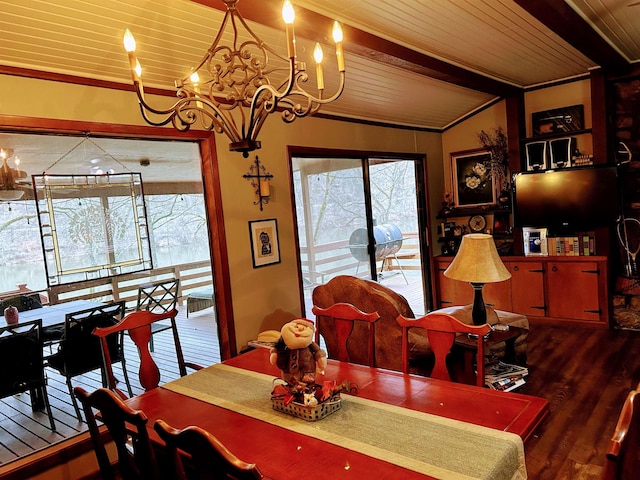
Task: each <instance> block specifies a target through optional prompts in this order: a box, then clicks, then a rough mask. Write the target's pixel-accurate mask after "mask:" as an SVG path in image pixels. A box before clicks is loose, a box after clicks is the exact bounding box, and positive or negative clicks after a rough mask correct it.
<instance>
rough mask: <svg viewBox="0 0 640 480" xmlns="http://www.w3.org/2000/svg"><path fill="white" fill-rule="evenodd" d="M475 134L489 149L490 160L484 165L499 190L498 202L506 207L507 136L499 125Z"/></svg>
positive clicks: (508, 192) (508, 191) (508, 185)
mask: <svg viewBox="0 0 640 480" xmlns="http://www.w3.org/2000/svg"><path fill="white" fill-rule="evenodd" d="M477 135H478V140H479V141H480V144H481V145H482V146H483V147H484V148H486V149H487V150H488V151H489V155H490V160H489V162H488V165H485V166H486V167H487V168H488V169H490V170H491V174H492V175H493V178H494V181H495V184H496V186H497V188H498V191H499V192H500V195H499V197H498V199H499V201H500V204H501V205H502V206H505V207H506V206H508V205H509V204H510V202H511V182H510V180H509V149H508V146H507V136H506V135H505V133H504V131H503V130H502V127H500V126H499V127H498V128H495V129H493V132H486V131H484V130H481V131H480V133H478V134H477Z"/></svg>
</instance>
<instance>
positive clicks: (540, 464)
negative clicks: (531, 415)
mask: <svg viewBox="0 0 640 480" xmlns="http://www.w3.org/2000/svg"><path fill="white" fill-rule="evenodd" d="M528 366H529V372H530V373H529V376H528V377H527V383H526V384H525V385H524V386H523V387H522V388H520V389H519V390H518V392H519V393H525V394H531V395H538V396H541V397H544V398H546V399H547V400H549V403H550V407H551V414H550V416H549V418H548V419H547V420H546V421H545V423H544V424H543V425H542V427H541V429H540V430H539V432H538V434H537V435H536V436H535V437H534V438H533V439H532V440H531V441H530V442H529V443H528V444H527V446H526V459H527V470H528V473H529V478H531V479H540V480H545V479H599V478H600V473H601V469H602V466H603V464H604V456H605V451H606V448H607V446H608V442H609V439H610V438H611V435H612V434H613V430H614V428H615V424H616V422H617V420H618V415H619V413H620V411H621V409H622V404H623V403H624V399H625V398H626V396H627V393H628V392H629V390H631V389H633V388H636V387H637V386H638V382H639V381H640V332H636V331H628V330H595V329H587V328H576V327H552V326H548V325H544V326H543V325H535V324H532V325H531V327H530V333H529V343H528Z"/></svg>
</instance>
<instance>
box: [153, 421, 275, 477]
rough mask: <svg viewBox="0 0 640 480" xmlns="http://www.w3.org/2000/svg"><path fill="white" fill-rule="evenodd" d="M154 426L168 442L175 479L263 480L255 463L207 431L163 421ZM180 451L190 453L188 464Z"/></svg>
mask: <svg viewBox="0 0 640 480" xmlns="http://www.w3.org/2000/svg"><path fill="white" fill-rule="evenodd" d="M153 428H154V429H155V430H156V432H158V435H159V436H160V438H161V439H162V440H164V442H165V443H166V444H167V450H168V452H169V457H170V459H171V461H172V463H173V466H174V470H175V475H176V478H178V479H179V480H186V478H189V479H193V478H197V479H200V480H223V479H234V480H260V479H262V478H264V477H263V476H262V473H261V472H260V470H259V469H258V467H257V466H256V465H255V464H253V463H247V462H244V461H242V460H240V459H239V458H238V457H236V456H235V455H234V454H233V453H231V452H230V451H229V449H228V448H227V447H225V446H224V445H223V444H222V443H221V442H220V441H219V440H218V439H217V438H216V437H214V436H213V435H212V434H211V433H209V432H207V431H206V430H204V429H202V428H200V427H196V426H189V427H186V428H183V429H181V430H177V429H175V428H173V427H170V426H169V425H168V424H167V423H166V422H164V421H163V420H157V421H156V423H155V424H154V425H153ZM180 451H182V452H185V453H186V454H188V455H189V457H190V458H189V463H188V466H187V468H186V470H187V471H188V472H189V476H188V477H187V472H186V471H185V464H184V462H183V460H182V454H181V453H180Z"/></svg>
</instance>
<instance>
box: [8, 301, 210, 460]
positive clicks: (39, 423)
mask: <svg viewBox="0 0 640 480" xmlns="http://www.w3.org/2000/svg"><path fill="white" fill-rule="evenodd" d="M179 311H180V313H179V315H178V317H177V318H178V331H179V333H180V341H181V344H182V350H183V353H184V357H185V361H188V362H193V363H196V364H198V365H202V366H208V365H211V364H214V363H218V362H220V348H219V343H218V335H217V326H216V323H215V316H214V314H213V309H212V308H207V309H205V310H201V311H199V312H195V313H190V314H189V318H186V307H185V306H182V307H179ZM154 347H155V348H154V350H155V351H154V353H153V357H154V359H155V360H156V362H157V363H158V366H159V367H160V375H161V382H162V383H164V382H167V381H170V380H173V379H175V378H178V377H179V372H178V365H177V361H176V357H175V348H174V343H173V337H172V334H171V330H166V331H164V332H160V333H157V334H156V335H154ZM125 357H126V359H127V371H128V372H129V377H130V380H131V384H132V387H133V393H134V394H139V393H142V392H143V389H142V387H140V383H139V382H138V378H137V372H138V365H139V361H138V353H137V351H136V349H135V346H134V345H133V343H132V342H131V340H130V339H129V337H128V336H125ZM2 368H10V365H3V366H2ZM121 372H122V370H121V369H120V364H116V365H114V373H115V374H116V376H117V377H118V378H119V379H121V380H122V373H121ZM46 374H47V377H48V387H47V391H48V394H49V401H50V402H51V408H52V410H53V416H54V419H55V423H56V429H57V431H56V432H52V431H51V429H50V427H49V419H48V417H47V414H46V413H44V412H35V413H34V412H32V411H31V403H30V401H31V400H30V396H29V394H28V393H23V394H19V395H14V396H11V397H7V398H5V399H2V400H0V464H4V463H7V462H10V461H12V460H14V459H16V458H18V457H21V456H24V455H28V454H30V453H32V452H34V451H35V450H39V449H41V448H44V447H46V446H48V445H51V444H53V443H56V442H59V441H61V440H63V439H65V438H68V437H72V436H74V435H76V434H78V433H79V432H82V431H85V430H86V428H87V426H86V424H85V423H83V422H79V421H78V419H77V418H76V416H75V412H74V410H73V405H72V404H71V399H70V397H69V390H68V389H67V385H66V383H65V379H64V377H62V376H60V375H59V374H57V372H55V371H53V370H51V369H46ZM73 384H74V385H80V386H82V387H84V388H85V389H87V390H89V391H91V390H94V389H96V388H98V387H100V386H101V378H100V371H98V370H97V371H95V372H91V373H89V374H86V375H81V376H78V377H74V379H73ZM123 387H124V382H123Z"/></svg>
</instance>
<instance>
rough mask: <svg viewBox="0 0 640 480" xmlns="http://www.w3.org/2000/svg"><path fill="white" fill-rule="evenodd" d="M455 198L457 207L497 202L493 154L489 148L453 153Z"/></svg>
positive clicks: (452, 166)
mask: <svg viewBox="0 0 640 480" xmlns="http://www.w3.org/2000/svg"><path fill="white" fill-rule="evenodd" d="M451 172H452V174H453V181H452V183H453V198H454V202H455V205H456V206H457V207H479V206H484V205H495V204H496V201H497V200H496V188H495V187H494V183H493V174H492V172H491V154H490V153H489V150H487V149H480V150H467V151H464V152H454V153H452V154H451Z"/></svg>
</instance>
